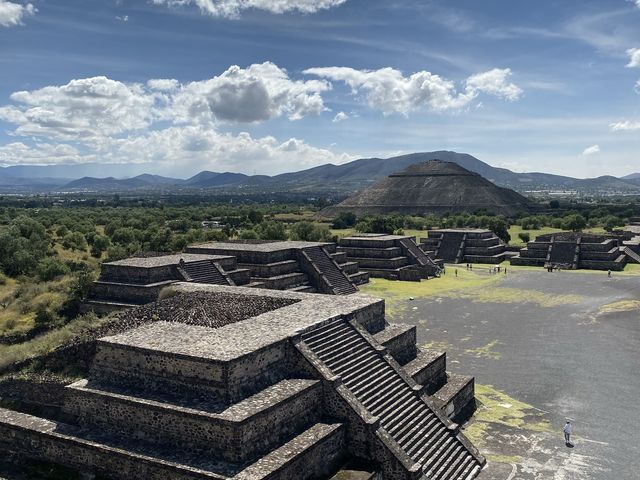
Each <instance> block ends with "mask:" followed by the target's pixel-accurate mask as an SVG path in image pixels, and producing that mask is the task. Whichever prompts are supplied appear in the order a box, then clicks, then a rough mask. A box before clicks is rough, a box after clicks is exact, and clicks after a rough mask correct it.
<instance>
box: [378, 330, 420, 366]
mask: <svg viewBox="0 0 640 480" xmlns="http://www.w3.org/2000/svg"><path fill="white" fill-rule="evenodd" d="M375 340H376V342H378V343H379V344H380V345H382V346H383V347H385V348H386V349H387V350H388V351H389V353H390V354H391V356H392V357H393V358H394V359H395V360H396V361H397V362H398V363H400V364H405V363H407V362H409V361H410V360H412V359H414V358H415V356H416V353H417V347H416V326H415V325H411V326H408V325H400V324H398V325H389V326H387V327H386V328H385V329H384V330H383V331H382V332H380V333H378V334H376V336H375Z"/></svg>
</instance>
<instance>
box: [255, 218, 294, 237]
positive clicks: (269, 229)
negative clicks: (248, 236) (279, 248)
mask: <svg viewBox="0 0 640 480" xmlns="http://www.w3.org/2000/svg"><path fill="white" fill-rule="evenodd" d="M256 232H257V233H258V235H259V237H260V239H262V240H286V239H287V231H286V230H285V228H284V225H283V224H281V223H278V222H274V221H269V222H262V223H260V224H259V225H257V227H256Z"/></svg>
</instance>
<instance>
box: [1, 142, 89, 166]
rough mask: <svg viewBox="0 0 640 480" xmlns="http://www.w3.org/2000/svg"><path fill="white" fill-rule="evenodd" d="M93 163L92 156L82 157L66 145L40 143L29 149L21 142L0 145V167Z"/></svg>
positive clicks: (73, 148) (77, 151)
mask: <svg viewBox="0 0 640 480" xmlns="http://www.w3.org/2000/svg"><path fill="white" fill-rule="evenodd" d="M91 161H95V156H94V155H82V154H81V153H80V151H79V150H78V149H77V148H75V147H73V146H71V145H66V144H50V143H41V144H38V145H37V146H36V147H29V146H28V145H25V144H24V143H22V142H14V143H8V144H6V145H0V165H43V164H47V165H52V164H70V163H86V162H91Z"/></svg>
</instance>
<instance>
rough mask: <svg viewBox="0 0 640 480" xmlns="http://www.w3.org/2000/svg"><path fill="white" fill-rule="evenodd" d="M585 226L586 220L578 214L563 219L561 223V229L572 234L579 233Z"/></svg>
mask: <svg viewBox="0 0 640 480" xmlns="http://www.w3.org/2000/svg"><path fill="white" fill-rule="evenodd" d="M586 226H587V220H586V219H585V218H584V217H583V216H582V215H580V214H579V213H574V214H573V215H568V216H566V217H564V220H563V221H562V228H564V229H565V230H571V231H572V232H579V231H581V230H582V229H583V228H585V227H586Z"/></svg>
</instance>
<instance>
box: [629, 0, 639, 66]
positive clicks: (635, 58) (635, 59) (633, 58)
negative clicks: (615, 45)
mask: <svg viewBox="0 0 640 480" xmlns="http://www.w3.org/2000/svg"><path fill="white" fill-rule="evenodd" d="M638 1H640V0H638ZM627 55H629V63H627V68H640V48H630V49H629V50H627Z"/></svg>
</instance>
